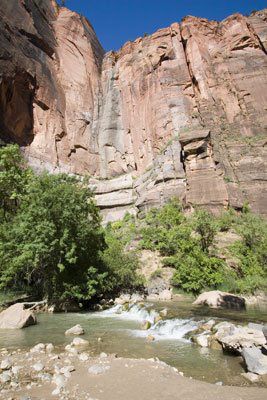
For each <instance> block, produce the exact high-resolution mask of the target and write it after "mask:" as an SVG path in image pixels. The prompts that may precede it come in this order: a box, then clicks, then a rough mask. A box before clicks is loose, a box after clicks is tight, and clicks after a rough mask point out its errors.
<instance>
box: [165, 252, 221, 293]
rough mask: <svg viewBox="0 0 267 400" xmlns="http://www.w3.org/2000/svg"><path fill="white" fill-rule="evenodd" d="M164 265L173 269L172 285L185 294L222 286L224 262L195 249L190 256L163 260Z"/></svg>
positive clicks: (177, 256)
mask: <svg viewBox="0 0 267 400" xmlns="http://www.w3.org/2000/svg"><path fill="white" fill-rule="evenodd" d="M165 263H166V264H167V265H169V266H172V267H174V268H175V272H174V275H173V279H172V283H173V285H175V286H178V287H181V288H182V289H183V290H184V291H186V292H192V293H199V292H200V291H201V290H203V289H205V288H216V287H218V285H220V284H222V282H223V277H224V262H223V261H222V260H220V259H219V258H216V257H209V256H208V255H207V254H206V253H205V252H203V251H202V250H201V249H200V248H197V247H195V248H194V251H192V252H191V253H190V254H183V256H182V257H181V256H180V255H176V256H173V257H169V258H167V259H165Z"/></svg>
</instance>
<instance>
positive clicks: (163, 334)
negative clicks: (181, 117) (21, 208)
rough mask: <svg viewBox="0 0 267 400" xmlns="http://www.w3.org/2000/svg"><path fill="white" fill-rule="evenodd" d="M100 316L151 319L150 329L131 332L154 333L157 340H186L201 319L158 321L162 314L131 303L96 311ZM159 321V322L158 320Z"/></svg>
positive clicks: (135, 333) (142, 334)
mask: <svg viewBox="0 0 267 400" xmlns="http://www.w3.org/2000/svg"><path fill="white" fill-rule="evenodd" d="M94 316H98V317H105V318H106V317H113V318H119V319H123V320H128V321H129V320H130V321H138V322H140V323H141V322H143V321H149V322H150V323H151V327H150V329H148V330H141V329H136V330H131V331H130V332H131V334H132V335H134V336H139V337H147V336H148V335H152V336H153V337H154V338H155V339H157V340H168V339H169V340H185V339H184V336H185V335H186V334H187V333H189V332H191V331H194V330H195V329H197V328H198V326H199V323H200V321H195V320H193V319H179V318H174V319H166V320H160V321H157V318H158V317H159V316H160V314H159V313H158V312H157V311H155V310H153V309H147V308H146V306H145V305H139V304H129V305H125V306H123V305H116V306H114V307H112V308H110V309H108V310H105V311H101V312H98V313H94ZM156 321H157V322H156Z"/></svg>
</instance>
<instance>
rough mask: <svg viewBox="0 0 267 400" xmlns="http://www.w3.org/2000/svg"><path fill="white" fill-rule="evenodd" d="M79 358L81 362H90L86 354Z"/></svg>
mask: <svg viewBox="0 0 267 400" xmlns="http://www.w3.org/2000/svg"><path fill="white" fill-rule="evenodd" d="M78 358H79V360H80V361H88V360H89V356H88V355H87V354H86V353H82V354H80V355H79V357H78Z"/></svg>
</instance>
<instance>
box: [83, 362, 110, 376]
mask: <svg viewBox="0 0 267 400" xmlns="http://www.w3.org/2000/svg"><path fill="white" fill-rule="evenodd" d="M109 369H110V366H109V365H98V364H96V365H92V366H91V367H90V368H88V372H89V374H92V375H100V374H104V373H105V372H107V371H108V370H109Z"/></svg>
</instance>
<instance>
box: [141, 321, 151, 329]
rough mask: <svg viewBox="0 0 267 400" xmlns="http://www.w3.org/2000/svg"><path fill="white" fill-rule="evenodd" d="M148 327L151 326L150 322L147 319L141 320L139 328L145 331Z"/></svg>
mask: <svg viewBox="0 0 267 400" xmlns="http://www.w3.org/2000/svg"><path fill="white" fill-rule="evenodd" d="M150 328H151V322H149V321H143V322H142V325H141V329H142V330H143V331H147V330H148V329H150Z"/></svg>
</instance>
